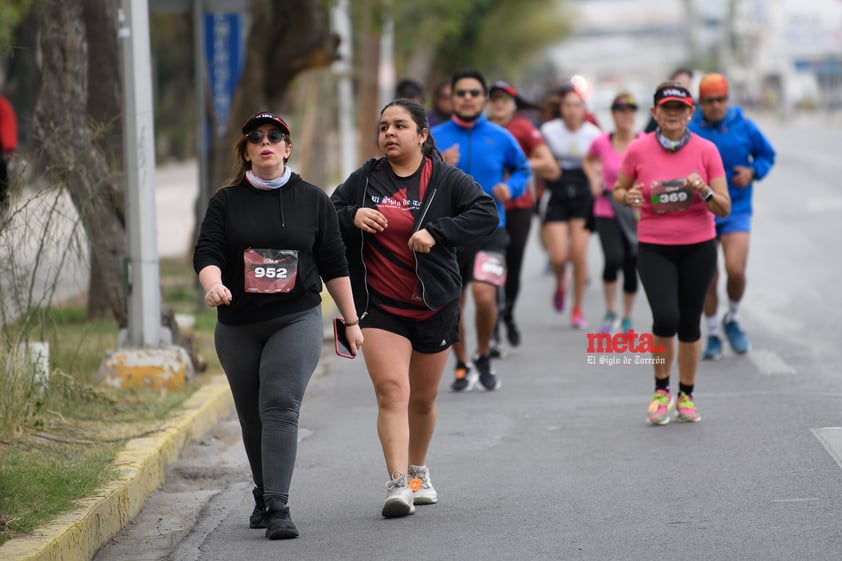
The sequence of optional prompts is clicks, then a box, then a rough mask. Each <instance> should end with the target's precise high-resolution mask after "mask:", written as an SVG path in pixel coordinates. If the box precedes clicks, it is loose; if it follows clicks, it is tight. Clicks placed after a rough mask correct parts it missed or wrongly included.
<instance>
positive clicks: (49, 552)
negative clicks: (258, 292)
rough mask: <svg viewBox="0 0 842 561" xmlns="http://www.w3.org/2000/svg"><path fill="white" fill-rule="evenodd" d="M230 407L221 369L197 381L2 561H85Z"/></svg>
mask: <svg viewBox="0 0 842 561" xmlns="http://www.w3.org/2000/svg"><path fill="white" fill-rule="evenodd" d="M335 309H336V307H335V305H334V303H333V300H332V299H331V297H330V294H329V293H328V292H327V290H324V291H323V292H322V317H323V318H324V325H325V330H324V336H325V340H329V339H332V338H333V325H332V319H333V318H332V315H333V314H334V313H335ZM233 409H234V400H233V398H232V397H231V390H230V388H229V387H228V380H226V378H225V375H224V374H218V375H216V376H214V377H213V378H212V379H210V380H209V381H208V382H206V383H205V384H203V385H202V387H200V388H199V389H198V390H196V393H194V394H193V395H192V396H190V397H189V398H188V399H187V400H186V401H185V402H184V403H183V404H182V405H181V407H179V408H178V409H176V412H175V414H174V416H173V417H172V418H170V419H169V423H168V425H169V426H167V427H166V428H164V429H161V430H160V431H158V432H156V433H155V434H152V435H149V436H146V437H142V438H135V439H133V440H130V441H129V442H128V443H127V444H126V446H125V447H124V448H123V450H122V451H121V452H120V453H119V454H118V455H117V457H116V458H115V459H114V465H115V466H117V468H118V469H119V470H120V477H119V478H118V479H117V480H116V481H113V482H111V483H109V484H108V485H106V486H105V487H104V488H102V489H99V490H98V491H97V492H96V493H94V495H93V496H91V497H89V498H86V499H83V500H81V501H79V508H77V509H76V510H74V511H71V512H68V513H66V514H64V515H62V516H60V517H59V518H57V519H56V520H54V521H53V522H51V523H49V524H47V525H45V526H42V527H40V528H38V529H36V530H35V531H34V532H33V533H32V535H29V536H21V537H19V538H15V539H13V540H10V541H8V542H6V543H5V544H4V545H3V546H2V547H0V559H2V560H3V561H90V559H91V558H93V556H94V555H95V554H96V552H97V551H98V550H99V548H100V547H101V546H102V545H103V544H104V543H105V542H106V541H108V540H110V539H111V538H112V537H113V536H114V535H116V534H117V533H118V532H119V531H120V530H122V529H123V528H124V527H125V526H126V524H128V523H129V522H131V521H132V520H133V519H134V517H135V516H137V514H138V513H139V512H140V510H141V509H142V508H143V505H144V503H145V502H146V500H147V499H148V498H149V496H150V495H151V494H152V493H153V492H154V491H156V490H157V489H158V488H159V487H161V485H163V483H164V478H165V475H166V471H167V466H168V465H169V464H170V463H172V462H173V461H175V460H176V459H178V456H179V454H180V453H181V451H182V450H183V449H184V447H185V446H186V445H187V443H189V442H190V441H191V440H195V439H197V438H199V437H201V436H203V435H204V434H206V433H207V432H208V431H210V430H211V429H212V428H213V427H214V426H215V425H216V424H217V423H218V422H219V421H220V420H221V419H222V418H223V417H225V416H227V415H228V414H229V413H230V412H231V411H233Z"/></svg>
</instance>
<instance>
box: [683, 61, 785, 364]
mask: <svg viewBox="0 0 842 561" xmlns="http://www.w3.org/2000/svg"><path fill="white" fill-rule="evenodd" d="M699 103H700V107H701V108H702V110H701V112H696V114H694V115H693V119H692V121H691V122H690V130H691V131H693V132H694V133H696V134H698V135H699V136H702V137H704V138H707V139H708V140H710V141H712V142H713V143H714V144H716V147H717V148H719V154H720V156H722V163H723V165H724V166H725V174H726V176H727V178H728V193H729V194H730V195H731V214H729V215H728V216H727V217H726V218H719V217H717V218H716V235H717V238H718V239H719V241H720V243H721V244H722V254H723V255H724V257H725V273H726V275H727V283H726V288H727V292H728V312H727V313H726V314H725V317H723V318H722V329H723V330H724V331H725V335H726V336H727V337H728V343H729V344H730V345H731V348H732V349H733V350H734V352H736V353H738V354H745V353H747V352H748V351H749V349H750V348H751V345H750V343H749V340H748V337H747V336H746V334H745V332H744V331H743V330H742V328H741V327H740V324H739V307H740V300H742V298H743V294H744V293H745V289H746V262H747V261H748V246H749V235H750V232H751V214H752V207H751V198H752V192H753V182H754V181H755V180H760V179H763V178H764V177H766V174H767V173H769V170H770V169H772V166H773V165H774V163H775V150H774V148H772V145H771V144H769V141H768V140H767V139H766V137H765V136H763V133H761V132H760V129H759V128H758V127H757V125H756V124H755V123H754V122H753V121H751V120H750V119H748V118H746V117H745V116H744V115H743V110H742V108H740V107H737V106H733V105H732V106H729V105H728V80H727V79H726V78H725V76H723V75H721V74H716V73H712V74H707V75H706V76H704V77H703V78H702V80H701V82H700V83H699ZM717 279H718V275H717V274H715V275H714V277H713V281H712V282H711V285H710V288H709V290H708V295H707V298H706V300H705V320H706V322H707V325H708V340H707V345H706V347H705V350H704V352H703V353H702V359H705V360H717V359H719V358H722V340H721V339H720V337H719V323H718V322H717V319H716V310H717V307H718V304H719V302H718V299H717V293H716V286H717Z"/></svg>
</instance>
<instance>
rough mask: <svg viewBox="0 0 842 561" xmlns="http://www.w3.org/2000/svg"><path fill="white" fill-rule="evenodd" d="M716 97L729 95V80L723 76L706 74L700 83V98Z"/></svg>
mask: <svg viewBox="0 0 842 561" xmlns="http://www.w3.org/2000/svg"><path fill="white" fill-rule="evenodd" d="M714 95H728V78H726V77H725V76H723V75H722V74H717V73H715V72H714V73H711V74H706V75H705V77H704V78H702V81H701V82H699V97H700V98H702V97H710V96H714Z"/></svg>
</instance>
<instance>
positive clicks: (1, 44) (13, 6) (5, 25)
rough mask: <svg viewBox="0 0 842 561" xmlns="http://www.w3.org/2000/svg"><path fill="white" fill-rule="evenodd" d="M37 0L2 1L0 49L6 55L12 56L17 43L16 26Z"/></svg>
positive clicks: (0, 5)
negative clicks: (14, 43) (14, 38)
mask: <svg viewBox="0 0 842 561" xmlns="http://www.w3.org/2000/svg"><path fill="white" fill-rule="evenodd" d="M34 4H35V0H3V1H2V2H0V49H2V51H3V54H4V55H6V56H12V55H13V52H14V48H15V45H13V44H12V43H13V40H12V37H14V32H15V27H17V25H18V23H20V20H22V19H23V17H24V16H25V15H26V13H27V12H28V11H29V9H30V7H31V6H33V5H34Z"/></svg>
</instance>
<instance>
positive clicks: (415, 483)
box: [407, 466, 439, 505]
mask: <svg viewBox="0 0 842 561" xmlns="http://www.w3.org/2000/svg"><path fill="white" fill-rule="evenodd" d="M407 477H408V478H409V488H410V489H411V490H412V494H413V497H414V502H415V504H417V505H433V504H436V503H437V502H439V494H438V493H437V492H436V490H435V488H433V482H432V480H431V479H430V470H429V469H427V466H409V473H408V474H407Z"/></svg>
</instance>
